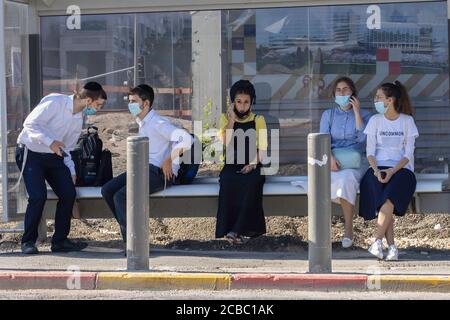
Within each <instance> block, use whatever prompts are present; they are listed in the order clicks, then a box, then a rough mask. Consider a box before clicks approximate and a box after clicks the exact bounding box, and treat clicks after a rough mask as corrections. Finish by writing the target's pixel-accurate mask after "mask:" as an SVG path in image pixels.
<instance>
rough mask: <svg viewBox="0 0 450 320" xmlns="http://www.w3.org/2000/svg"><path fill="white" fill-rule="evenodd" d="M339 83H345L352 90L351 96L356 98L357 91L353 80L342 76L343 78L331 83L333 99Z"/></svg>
mask: <svg viewBox="0 0 450 320" xmlns="http://www.w3.org/2000/svg"><path fill="white" fill-rule="evenodd" d="M340 82H345V83H346V84H347V85H348V86H349V87H350V90H352V95H354V96H355V97H356V96H358V91H357V90H356V86H355V83H354V82H353V80H352V79H350V78H349V77H345V76H343V77H339V78H337V79H336V80H335V81H334V82H333V87H332V89H333V92H332V95H333V97H335V96H336V87H337V85H338V84H339V83H340Z"/></svg>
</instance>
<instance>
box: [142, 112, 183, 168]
mask: <svg viewBox="0 0 450 320" xmlns="http://www.w3.org/2000/svg"><path fill="white" fill-rule="evenodd" d="M136 122H137V124H138V125H139V135H140V136H145V137H148V139H149V163H150V164H152V165H154V166H156V167H159V168H161V166H162V164H163V162H164V160H166V159H167V158H168V157H169V156H170V154H171V152H172V151H173V150H175V149H178V148H183V149H189V148H190V147H191V145H192V136H191V135H190V134H189V133H188V132H187V131H186V130H184V129H181V128H178V127H176V126H174V125H173V124H172V123H171V122H170V121H169V120H168V119H167V118H164V117H162V116H160V115H158V114H157V113H156V112H155V110H153V109H152V110H151V111H150V112H149V113H148V114H147V115H146V116H145V118H144V119H143V120H140V119H139V118H136ZM178 159H179V158H178ZM178 159H175V160H174V161H172V172H173V174H174V175H175V176H177V174H178V169H179V168H180V165H179V163H178V162H179V161H178Z"/></svg>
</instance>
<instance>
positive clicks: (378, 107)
mask: <svg viewBox="0 0 450 320" xmlns="http://www.w3.org/2000/svg"><path fill="white" fill-rule="evenodd" d="M375 109H376V110H377V112H378V113H380V114H385V113H386V111H387V109H388V108H385V107H384V102H383V101H378V102H375Z"/></svg>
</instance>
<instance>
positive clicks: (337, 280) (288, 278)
mask: <svg viewBox="0 0 450 320" xmlns="http://www.w3.org/2000/svg"><path fill="white" fill-rule="evenodd" d="M367 279H368V276H367V275H340V274H336V275H324V274H298V275H296V274H279V275H277V274H236V275H233V276H232V281H231V289H280V290H328V289H331V290H351V291H363V290H366V287H367Z"/></svg>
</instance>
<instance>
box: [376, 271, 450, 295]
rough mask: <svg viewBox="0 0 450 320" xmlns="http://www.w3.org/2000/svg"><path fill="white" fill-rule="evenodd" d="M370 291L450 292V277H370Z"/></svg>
mask: <svg viewBox="0 0 450 320" xmlns="http://www.w3.org/2000/svg"><path fill="white" fill-rule="evenodd" d="M367 288H368V289H369V290H377V289H378V290H386V291H440V292H450V276H427V275H423V276H418V275H369V277H368V279H367Z"/></svg>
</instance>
